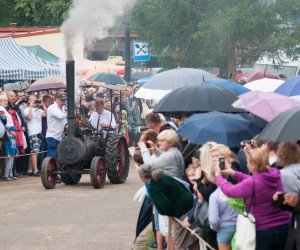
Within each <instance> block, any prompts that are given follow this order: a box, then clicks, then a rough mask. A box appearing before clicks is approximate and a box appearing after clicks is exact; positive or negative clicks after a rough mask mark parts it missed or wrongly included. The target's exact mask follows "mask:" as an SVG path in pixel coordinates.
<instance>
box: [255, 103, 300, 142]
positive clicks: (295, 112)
mask: <svg viewBox="0 0 300 250" xmlns="http://www.w3.org/2000/svg"><path fill="white" fill-rule="evenodd" d="M299 121H300V108H293V109H290V110H287V111H285V112H283V113H281V114H280V115H278V116H277V117H276V118H275V119H274V120H272V121H271V122H270V123H269V124H268V125H267V126H266V127H265V128H264V129H263V131H262V132H261V133H260V135H259V138H260V139H263V140H269V141H273V142H280V141H289V140H293V141H295V140H300V129H299Z"/></svg>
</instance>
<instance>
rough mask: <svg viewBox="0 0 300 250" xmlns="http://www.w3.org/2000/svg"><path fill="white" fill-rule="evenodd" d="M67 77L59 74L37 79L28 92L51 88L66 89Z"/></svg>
mask: <svg viewBox="0 0 300 250" xmlns="http://www.w3.org/2000/svg"><path fill="white" fill-rule="evenodd" d="M65 88H66V79H65V78H64V77H59V76H47V77H44V78H40V79H38V80H36V81H35V82H34V83H33V84H32V85H31V86H30V87H29V88H28V89H27V90H26V92H35V91H42V90H51V89H65Z"/></svg>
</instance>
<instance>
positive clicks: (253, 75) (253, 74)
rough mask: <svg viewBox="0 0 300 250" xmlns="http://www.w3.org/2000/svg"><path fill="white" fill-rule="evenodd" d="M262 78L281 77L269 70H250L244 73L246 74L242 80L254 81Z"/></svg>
mask: <svg viewBox="0 0 300 250" xmlns="http://www.w3.org/2000/svg"><path fill="white" fill-rule="evenodd" d="M262 78H270V79H280V77H279V76H278V75H274V74H273V73H271V72H269V71H255V70H254V71H249V72H247V73H245V74H244V76H243V77H242V78H241V79H240V81H241V82H245V83H248V82H252V81H255V80H259V79H262Z"/></svg>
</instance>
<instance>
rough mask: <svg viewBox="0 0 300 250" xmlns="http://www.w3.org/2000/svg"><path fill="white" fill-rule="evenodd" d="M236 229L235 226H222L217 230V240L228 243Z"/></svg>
mask: <svg viewBox="0 0 300 250" xmlns="http://www.w3.org/2000/svg"><path fill="white" fill-rule="evenodd" d="M235 231H236V226H235V225H232V226H224V227H221V228H220V230H219V231H218V232H217V241H218V242H221V243H223V244H227V243H230V242H231V240H232V238H233V236H234V234H235Z"/></svg>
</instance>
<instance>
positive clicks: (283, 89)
mask: <svg viewBox="0 0 300 250" xmlns="http://www.w3.org/2000/svg"><path fill="white" fill-rule="evenodd" d="M274 92H275V93H278V94H281V95H285V96H295V95H300V76H294V77H291V78H289V79H287V80H286V81H285V82H284V83H283V84H281V85H280V86H279V87H278V88H277V89H276V90H275V91H274Z"/></svg>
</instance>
